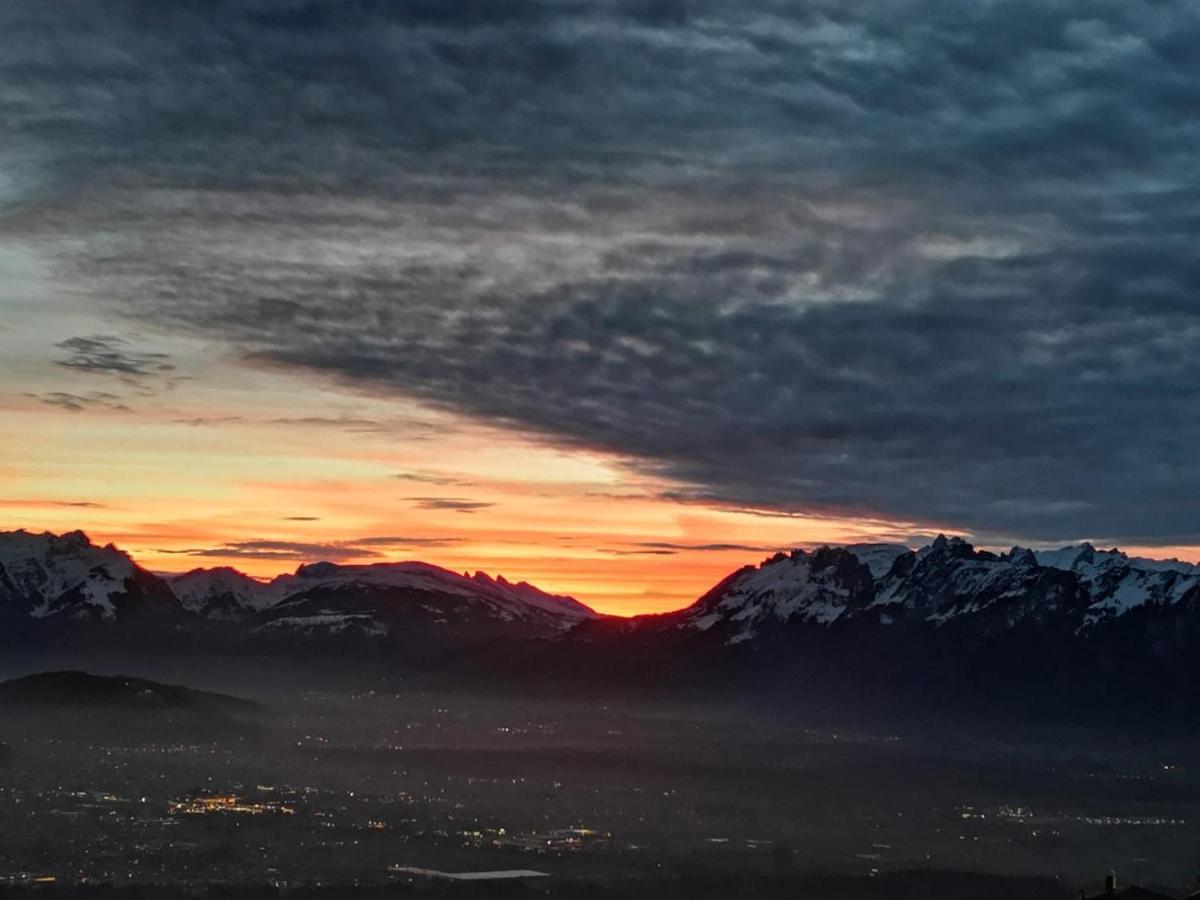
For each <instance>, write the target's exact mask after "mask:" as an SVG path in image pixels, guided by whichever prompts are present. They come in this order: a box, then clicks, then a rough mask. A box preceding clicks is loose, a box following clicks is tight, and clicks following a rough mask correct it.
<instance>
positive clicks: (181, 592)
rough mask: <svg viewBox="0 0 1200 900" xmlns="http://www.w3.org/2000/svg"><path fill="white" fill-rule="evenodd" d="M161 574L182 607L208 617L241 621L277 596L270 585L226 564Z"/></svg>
mask: <svg viewBox="0 0 1200 900" xmlns="http://www.w3.org/2000/svg"><path fill="white" fill-rule="evenodd" d="M163 578H164V579H165V580H166V582H167V584H169V585H170V586H171V590H172V591H174V592H175V596H176V597H178V598H179V602H180V603H181V604H183V607H184V609H187V610H190V611H191V612H194V613H199V614H200V615H202V616H205V617H206V618H209V619H224V620H229V621H240V620H241V619H244V618H245V617H246V616H247V615H250V614H251V613H254V612H258V611H260V610H263V609H265V608H266V607H268V606H270V605H271V604H272V603H274V602H276V600H277V599H278V598H276V597H274V596H273V595H272V594H271V591H270V587H269V585H267V584H266V583H264V582H262V581H259V580H258V579H256V578H251V577H250V576H249V575H246V574H244V573H242V572H239V571H238V570H237V569H234V568H230V567H229V566H219V567H217V568H212V569H192V571H190V572H184V573H183V574H182V575H164V576H163Z"/></svg>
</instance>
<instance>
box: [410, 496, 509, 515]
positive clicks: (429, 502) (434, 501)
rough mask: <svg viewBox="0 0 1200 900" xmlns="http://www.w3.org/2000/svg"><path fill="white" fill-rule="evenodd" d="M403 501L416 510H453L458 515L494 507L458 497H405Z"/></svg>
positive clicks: (482, 502) (480, 501) (479, 501)
mask: <svg viewBox="0 0 1200 900" xmlns="http://www.w3.org/2000/svg"><path fill="white" fill-rule="evenodd" d="M405 499H406V500H408V501H409V502H410V503H413V504H415V505H416V507H417V508H418V509H431V510H453V511H454V512H460V513H474V512H478V511H479V510H481V509H488V508H490V507H493V506H495V505H496V504H495V503H486V502H484V501H482V500H463V499H460V498H458V497H406V498H405Z"/></svg>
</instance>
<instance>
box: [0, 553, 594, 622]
mask: <svg viewBox="0 0 1200 900" xmlns="http://www.w3.org/2000/svg"><path fill="white" fill-rule="evenodd" d="M134 611H148V612H170V613H173V614H175V617H174V618H172V620H171V624H172V625H179V624H180V622H181V621H182V622H183V623H184V624H186V622H187V621H191V622H192V623H193V628H192V630H193V631H195V632H196V633H197V634H200V633H201V632H203V634H204V635H206V636H210V637H211V636H212V635H217V634H219V635H223V636H224V637H225V638H228V639H229V640H230V641H232V642H233V643H237V642H251V643H253V641H254V640H255V637H256V636H258V637H263V638H271V637H273V636H284V635H287V636H290V637H291V638H295V637H312V638H321V637H346V636H349V635H361V636H369V637H387V636H392V637H395V638H400V637H404V638H405V639H413V640H415V639H417V638H418V636H419V635H420V634H424V633H426V632H428V635H427V636H428V637H429V639H430V640H431V641H432V643H434V644H436V643H438V642H439V641H441V640H442V639H445V640H448V641H463V640H467V639H487V638H494V637H512V638H522V639H523V638H530V637H549V636H553V635H556V634H560V633H562V632H564V631H566V630H568V629H570V628H571V627H572V626H573V625H575V624H578V623H579V622H581V621H584V620H587V619H594V618H598V614H597V613H595V612H593V611H592V610H591V609H589V608H588V607H586V606H584V605H583V604H582V603H579V602H578V601H577V600H574V599H572V598H570V597H559V596H555V595H552V594H547V593H545V592H544V591H541V590H538V589H537V588H535V587H533V586H532V585H530V584H527V583H526V582H520V583H517V584H513V583H510V582H509V581H507V580H505V579H504V578H502V577H501V578H492V577H490V576H488V575H486V574H484V573H482V572H477V573H476V574H475V575H473V576H470V575H465V574H464V575H460V574H457V573H455V572H451V571H448V570H446V569H441V568H438V567H437V566H432V565H428V564H427V563H421V562H402V563H378V564H375V565H357V566H343V565H336V564H334V563H327V562H323V563H313V564H310V565H302V566H300V567H299V568H298V569H297V570H296V571H295V572H294V573H292V574H287V575H280V576H278V577H276V578H275V579H273V580H271V581H260V580H258V579H255V578H252V577H250V576H249V575H245V574H243V573H242V572H239V571H237V570H236V569H232V568H228V567H220V568H211V569H194V570H192V571H190V572H186V573H184V574H180V575H164V576H158V575H154V574H151V573H150V572H147V571H146V570H144V569H142V568H141V567H139V566H138V565H137V564H136V563H135V562H134V561H133V560H132V559H130V558H129V556H128V555H126V554H125V553H123V552H121V551H120V550H118V549H117V548H115V547H113V546H112V545H109V546H106V547H98V546H96V545H94V544H93V543H92V542H91V541H90V540H89V538H88V537H87V535H85V534H83V533H82V532H78V531H77V532H71V533H70V534H65V535H62V536H57V535H53V534H30V533H28V532H25V531H16V532H8V533H0V615H3V616H4V617H6V618H7V619H8V620H12V621H24V622H29V623H37V622H39V621H46V622H51V621H66V620H88V621H91V620H96V621H100V622H113V623H115V622H117V621H119V620H121V619H123V618H126V617H128V615H129V614H130V613H132V612H134ZM180 616H182V620H181V619H180ZM210 622H211V623H212V628H216V629H217V630H216V631H213V630H212V629H211V628H208V627H207V625H206V627H205V628H201V627H200V626H201V625H202V624H205V623H210ZM402 633H403V634H402Z"/></svg>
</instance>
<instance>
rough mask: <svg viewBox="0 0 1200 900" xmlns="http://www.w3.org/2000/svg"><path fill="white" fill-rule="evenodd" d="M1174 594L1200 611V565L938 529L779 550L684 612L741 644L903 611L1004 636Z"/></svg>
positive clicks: (903, 617) (691, 624)
mask: <svg viewBox="0 0 1200 900" xmlns="http://www.w3.org/2000/svg"><path fill="white" fill-rule="evenodd" d="M1173 604H1178V605H1181V606H1184V605H1187V606H1189V608H1190V607H1193V606H1194V607H1195V608H1196V609H1197V611H1200V566H1195V565H1192V564H1190V563H1181V562H1178V561H1177V560H1165V561H1163V560H1143V559H1139V558H1135V557H1129V556H1127V555H1126V554H1124V553H1122V552H1121V551H1119V550H1097V549H1096V548H1095V547H1093V546H1091V545H1090V544H1080V545H1077V546H1072V547H1064V548H1062V549H1060V550H1031V549H1028V548H1024V547H1013V548H1012V549H1011V550H1009V551H1008V552H1007V553H1003V554H997V553H993V552H990V551H987V550H977V549H976V548H975V547H973V546H972V545H971V544H970V543H969V542H967V541H965V540H963V539H962V538H959V537H947V536H946V535H938V537H937V538H936V539H935V540H934V541H932V542H931V543H930V544H928V545H927V546H925V547H922V548H921V549H919V550H916V551H911V550H909V549H907V548H905V547H902V546H899V545H892V544H860V545H850V546H846V547H822V548H821V549H819V550H816V551H813V552H811V553H806V552H804V551H800V550H798V551H793V552H792V553H791V554H777V555H776V556H773V557H771V558H770V559H768V560H766V561H764V562H763V563H762V564H761V565H760V566H758V567H751V568H747V569H743V570H741V571H739V572H736V573H734V574H733V575H731V576H730V577H729V578H727V579H725V580H724V581H723V582H721V583H720V584H718V585H717V586H716V587H715V588H713V590H711V591H710V592H709V593H708V594H706V595H705V596H704V597H702V598H701V599H700V600H699V601H697V602H696V603H695V604H694V605H692V606H691V607H689V608H688V609H686V610H683V611H682V612H680V613H678V614H676V615H675V617H674V618H673V621H674V622H675V623H676V627H679V628H684V629H688V630H696V631H704V632H713V633H720V634H724V635H726V642H727V643H730V644H736V643H742V642H745V641H748V640H751V639H754V638H757V637H760V636H763V635H766V634H771V633H774V630H775V629H776V628H777V626H779V625H787V626H789V627H792V628H795V627H816V628H847V627H867V628H871V627H878V626H889V625H893V624H896V623H898V622H901V621H903V622H906V623H908V624H910V625H912V624H916V625H919V626H922V627H933V628H939V629H940V628H943V627H948V626H950V625H951V623H953V624H954V628H956V629H958V628H963V629H967V630H969V631H973V632H974V633H976V634H979V635H992V636H995V635H998V634H1000V633H1003V632H1005V631H1008V630H1010V629H1012V628H1015V627H1017V626H1019V625H1029V626H1032V627H1039V628H1046V627H1059V628H1062V629H1064V630H1066V631H1067V632H1070V633H1078V632H1081V631H1084V630H1086V629H1089V628H1092V627H1094V626H1096V625H1098V624H1099V623H1101V622H1107V621H1112V620H1114V619H1116V618H1118V617H1120V616H1122V615H1124V614H1126V613H1128V612H1130V611H1132V610H1134V609H1138V608H1142V607H1146V606H1155V605H1157V606H1170V605H1173Z"/></svg>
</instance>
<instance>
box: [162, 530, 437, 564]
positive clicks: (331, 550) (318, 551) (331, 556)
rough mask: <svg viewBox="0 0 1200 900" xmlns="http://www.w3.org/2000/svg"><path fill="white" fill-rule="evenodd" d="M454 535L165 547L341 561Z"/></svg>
mask: <svg viewBox="0 0 1200 900" xmlns="http://www.w3.org/2000/svg"><path fill="white" fill-rule="evenodd" d="M456 543H460V541H459V540H458V539H456V538H421V537H398V536H390V535H380V536H373V537H364V538H359V539H357V540H348V541H331V542H306V541H282V540H278V541H277V540H253V541H231V542H228V543H223V544H220V545H219V546H216V547H189V548H187V549H183V550H164V551H162V552H164V553H173V554H178V555H182V556H197V557H213V558H222V557H224V558H245V559H286V560H297V561H300V562H315V561H318V560H325V561H328V562H344V561H347V560H355V559H371V558H381V557H382V556H383V554H382V553H381V552H379V550H377V549H374V548H386V549H417V548H427V547H446V546H452V545H454V544H456Z"/></svg>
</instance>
